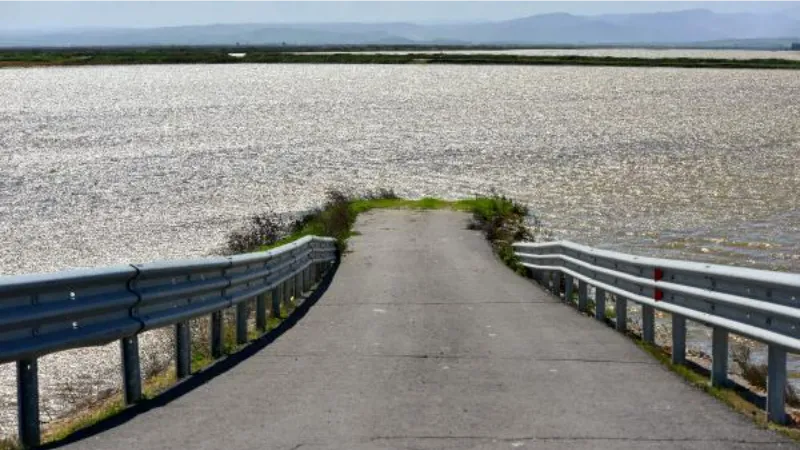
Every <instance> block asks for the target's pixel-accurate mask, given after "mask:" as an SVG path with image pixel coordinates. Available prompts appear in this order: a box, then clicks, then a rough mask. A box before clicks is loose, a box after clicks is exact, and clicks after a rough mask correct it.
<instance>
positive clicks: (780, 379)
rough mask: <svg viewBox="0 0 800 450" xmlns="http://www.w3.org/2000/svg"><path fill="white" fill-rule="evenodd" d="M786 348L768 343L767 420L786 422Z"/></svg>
mask: <svg viewBox="0 0 800 450" xmlns="http://www.w3.org/2000/svg"><path fill="white" fill-rule="evenodd" d="M785 402H786V350H784V349H782V348H780V347H778V346H776V345H770V346H769V348H768V350H767V420H769V421H770V422H775V423H780V424H784V423H786V407H785Z"/></svg>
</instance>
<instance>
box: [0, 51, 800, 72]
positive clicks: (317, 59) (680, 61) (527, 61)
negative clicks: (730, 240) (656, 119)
mask: <svg viewBox="0 0 800 450" xmlns="http://www.w3.org/2000/svg"><path fill="white" fill-rule="evenodd" d="M435 51H436V50H429V51H428V50H425V49H417V50H415V53H406V54H396V53H395V54H387V53H295V52H294V51H292V52H286V51H265V50H258V49H256V50H252V49H246V48H241V49H238V48H232V49H198V48H147V49H74V50H73V49H59V50H52V49H49V50H24V51H22V50H0V68H12V67H17V68H26V67H53V66H58V67H65V66H66V67H73V66H97V65H158V64H378V65H383V64H391V65H400V64H423V65H433V64H436V65H452V64H455V65H513V66H591V67H598V66H606V67H674V68H700V69H768V70H776V69H777V70H780V69H784V70H799V69H800V60H791V59H766V58H764V59H722V58H673V57H665V58H643V57H618V56H584V55H555V56H551V55H514V54H491V53H474V54H455V53H431V52H435ZM229 53H231V54H234V53H241V54H244V56H230V55H229Z"/></svg>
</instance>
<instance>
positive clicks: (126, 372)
mask: <svg viewBox="0 0 800 450" xmlns="http://www.w3.org/2000/svg"><path fill="white" fill-rule="evenodd" d="M119 343H120V347H121V348H122V384H123V390H124V391H125V404H126V405H132V404H134V403H136V402H138V401H139V400H141V399H142V369H141V367H140V365H139V336H138V335H134V336H131V337H126V338H122V339H121V340H120V341H119Z"/></svg>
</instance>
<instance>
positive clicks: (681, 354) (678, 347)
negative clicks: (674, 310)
mask: <svg viewBox="0 0 800 450" xmlns="http://www.w3.org/2000/svg"><path fill="white" fill-rule="evenodd" d="M672 363H673V364H685V363H686V318H685V317H682V316H679V315H677V314H673V315H672Z"/></svg>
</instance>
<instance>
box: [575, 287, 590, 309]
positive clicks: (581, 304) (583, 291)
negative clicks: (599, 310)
mask: <svg viewBox="0 0 800 450" xmlns="http://www.w3.org/2000/svg"><path fill="white" fill-rule="evenodd" d="M588 309H589V283H586V282H585V281H581V282H580V284H578V311H580V312H582V313H585V312H586V311H587V310H588Z"/></svg>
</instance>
